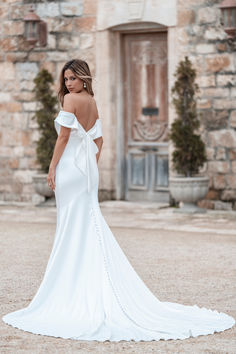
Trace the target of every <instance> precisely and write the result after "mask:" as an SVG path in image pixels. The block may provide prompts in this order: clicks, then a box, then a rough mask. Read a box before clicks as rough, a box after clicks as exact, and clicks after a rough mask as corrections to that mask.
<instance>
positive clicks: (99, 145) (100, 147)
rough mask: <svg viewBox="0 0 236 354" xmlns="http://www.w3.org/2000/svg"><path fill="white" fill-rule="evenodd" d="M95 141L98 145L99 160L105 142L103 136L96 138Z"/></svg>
mask: <svg viewBox="0 0 236 354" xmlns="http://www.w3.org/2000/svg"><path fill="white" fill-rule="evenodd" d="M94 142H95V143H96V145H97V147H98V152H97V154H96V158H97V162H98V160H99V157H100V153H101V150H102V144H103V138H102V136H100V138H97V139H94Z"/></svg>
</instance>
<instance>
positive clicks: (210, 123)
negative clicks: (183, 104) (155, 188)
mask: <svg viewBox="0 0 236 354" xmlns="http://www.w3.org/2000/svg"><path fill="white" fill-rule="evenodd" d="M220 2H221V1H218V0H217V1H214V0H188V1H185V0H179V6H178V28H177V31H178V44H179V45H178V56H179V58H180V57H181V56H182V57H183V56H184V55H188V56H189V58H190V59H191V60H192V62H193V63H194V66H195V68H196V69H197V75H198V84H199V86H200V92H199V99H198V109H199V112H200V113H201V121H202V129H201V132H202V136H203V139H204V141H205V143H206V145H207V157H208V163H207V166H206V169H207V173H208V175H209V177H210V190H209V193H208V195H207V200H205V201H203V202H202V203H201V205H202V206H207V207H209V208H216V209H217V208H221V209H222V208H223V209H231V208H232V207H233V208H236V203H235V201H236V160H235V158H236V75H235V74H236V57H235V48H236V45H235V44H236V42H235V40H234V41H230V40H229V39H228V38H227V34H226V33H225V31H224V29H223V27H222V25H221V22H220V17H221V16H220V10H219V8H218V4H219V3H220Z"/></svg>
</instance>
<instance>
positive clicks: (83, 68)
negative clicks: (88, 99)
mask: <svg viewBox="0 0 236 354" xmlns="http://www.w3.org/2000/svg"><path fill="white" fill-rule="evenodd" d="M68 69H70V70H71V71H72V72H73V73H74V74H75V76H77V77H78V78H79V79H81V80H83V81H84V82H85V83H86V87H85V90H86V91H87V92H88V93H89V94H90V95H91V96H94V93H93V89H92V76H91V72H90V69H89V66H88V64H87V63H86V61H84V60H81V59H72V60H70V61H68V62H67V63H65V65H64V66H63V68H62V70H61V73H60V79H59V80H60V87H59V90H58V98H59V101H60V103H61V105H62V106H63V102H64V96H65V94H67V93H68V92H69V91H68V89H67V87H66V85H65V80H64V74H65V71H66V70H68Z"/></svg>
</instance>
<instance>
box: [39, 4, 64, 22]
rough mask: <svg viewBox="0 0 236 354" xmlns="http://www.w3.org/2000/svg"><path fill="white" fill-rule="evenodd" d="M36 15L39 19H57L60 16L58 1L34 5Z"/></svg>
mask: <svg viewBox="0 0 236 354" xmlns="http://www.w3.org/2000/svg"><path fill="white" fill-rule="evenodd" d="M35 12H36V13H37V15H38V16H39V17H41V18H45V17H59V16H60V9H59V3H58V1H55V2H46V3H41V4H40V3H39V4H37V5H36V11H35Z"/></svg>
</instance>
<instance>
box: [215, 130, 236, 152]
mask: <svg viewBox="0 0 236 354" xmlns="http://www.w3.org/2000/svg"><path fill="white" fill-rule="evenodd" d="M208 138H209V143H210V146H212V147H216V146H222V147H227V148H236V131H235V130H232V129H222V130H215V131H212V132H209V134H208Z"/></svg>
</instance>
